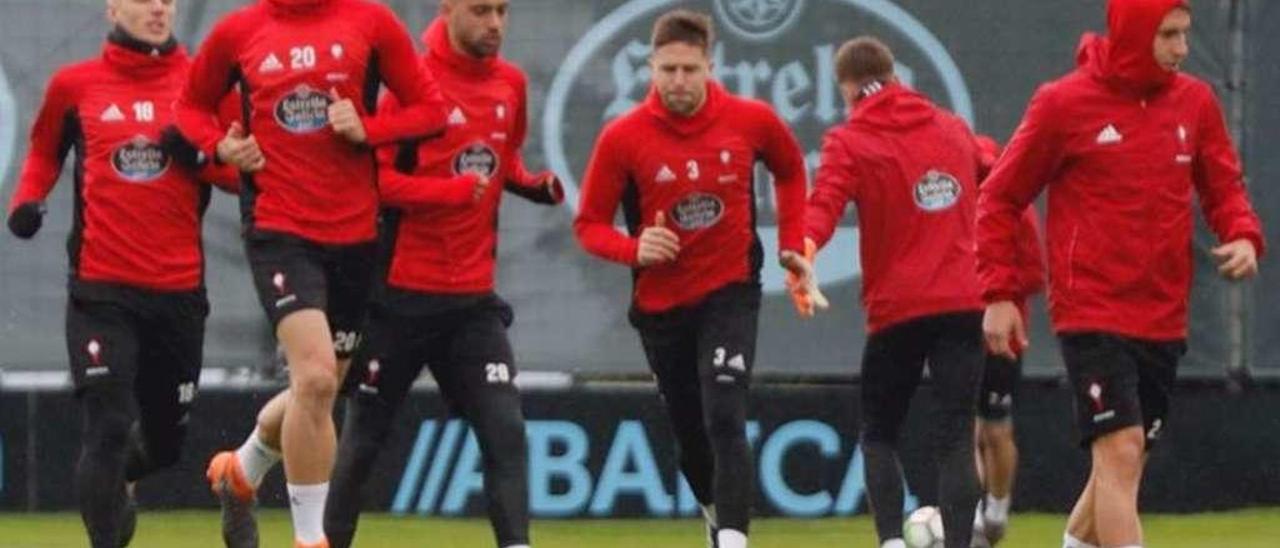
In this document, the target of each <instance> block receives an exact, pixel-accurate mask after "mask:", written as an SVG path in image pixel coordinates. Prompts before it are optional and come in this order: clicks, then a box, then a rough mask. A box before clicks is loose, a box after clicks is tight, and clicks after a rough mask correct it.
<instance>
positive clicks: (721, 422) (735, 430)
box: [704, 405, 747, 444]
mask: <svg viewBox="0 0 1280 548" xmlns="http://www.w3.org/2000/svg"><path fill="white" fill-rule="evenodd" d="M745 415H746V414H745V413H743V412H742V410H740V409H737V408H735V406H732V405H714V406H711V407H710V408H709V409H707V411H706V417H705V418H704V425H705V426H706V429H707V437H709V438H711V440H712V443H713V444H714V443H722V442H737V441H739V440H742V441H743V442H745V441H746V439H747V433H746V416H745Z"/></svg>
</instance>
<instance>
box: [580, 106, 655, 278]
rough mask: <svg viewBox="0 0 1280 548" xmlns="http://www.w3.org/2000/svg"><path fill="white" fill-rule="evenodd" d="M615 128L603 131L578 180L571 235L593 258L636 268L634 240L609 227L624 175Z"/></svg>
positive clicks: (624, 181)
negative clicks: (577, 197)
mask: <svg viewBox="0 0 1280 548" xmlns="http://www.w3.org/2000/svg"><path fill="white" fill-rule="evenodd" d="M614 127H616V126H611V127H610V128H606V130H605V131H604V132H603V133H602V134H601V135H600V139H599V140H598V141H597V142H596V147H595V150H594V151H593V152H592V153H591V160H590V161H589V162H588V163H587V172H586V175H585V177H584V178H583V181H582V196H581V198H580V201H579V202H578V217H577V218H576V219H574V220H573V233H574V235H576V236H577V237H578V241H579V242H580V243H581V244H582V247H583V249H586V250H587V252H588V253H591V254H592V255H595V256H597V257H600V258H603V259H606V260H610V261H614V262H617V263H622V264H625V265H629V266H635V265H636V250H637V249H638V248H639V246H640V241H639V239H637V238H631V237H628V236H625V235H623V234H622V233H620V232H618V230H617V229H616V228H614V227H613V218H614V215H615V214H616V213H617V211H618V202H619V201H621V199H622V192H623V190H625V189H626V185H627V172H626V169H625V167H624V164H623V159H622V158H621V157H620V156H619V154H620V153H621V147H620V146H619V145H620V143H617V141H618V137H617V136H616V135H617V132H616V131H611V129H613V128H614Z"/></svg>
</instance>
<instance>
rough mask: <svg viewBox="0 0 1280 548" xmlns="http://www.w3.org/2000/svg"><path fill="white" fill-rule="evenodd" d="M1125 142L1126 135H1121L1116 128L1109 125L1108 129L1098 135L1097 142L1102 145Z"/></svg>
mask: <svg viewBox="0 0 1280 548" xmlns="http://www.w3.org/2000/svg"><path fill="white" fill-rule="evenodd" d="M1123 140H1124V135H1121V134H1120V132H1119V131H1117V130H1116V126H1113V125H1111V124H1107V127H1105V128H1102V131H1101V132H1100V133H1098V139H1097V142H1098V144H1100V145H1114V144H1116V143H1119V142H1120V141H1123Z"/></svg>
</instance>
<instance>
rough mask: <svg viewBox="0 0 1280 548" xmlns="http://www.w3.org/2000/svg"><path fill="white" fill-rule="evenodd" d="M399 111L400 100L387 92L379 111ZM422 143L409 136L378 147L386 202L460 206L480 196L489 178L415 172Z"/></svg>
mask: <svg viewBox="0 0 1280 548" xmlns="http://www.w3.org/2000/svg"><path fill="white" fill-rule="evenodd" d="M399 110H400V103H399V102H398V101H396V98H395V97H394V96H392V95H390V94H387V95H384V96H383V97H382V101H381V102H380V103H379V105H378V112H381V113H383V114H385V115H388V116H395V114H396V113H397V112H399ZM430 137H435V135H432V136H430ZM421 144H422V140H421V139H407V140H403V141H398V142H395V143H392V144H389V145H384V146H380V147H378V148H377V151H376V153H377V157H378V194H379V199H380V200H381V201H382V203H383V204H385V205H389V206H392V207H396V208H400V209H405V210H412V209H414V208H419V207H427V206H441V205H444V206H460V205H466V204H469V203H472V202H474V201H477V200H479V199H480V196H481V195H482V194H484V189H485V188H486V187H487V186H488V179H486V178H484V177H482V176H480V175H478V174H475V173H464V174H462V175H459V176H456V177H432V176H424V175H415V173H416V172H417V169H418V147H419V146H421Z"/></svg>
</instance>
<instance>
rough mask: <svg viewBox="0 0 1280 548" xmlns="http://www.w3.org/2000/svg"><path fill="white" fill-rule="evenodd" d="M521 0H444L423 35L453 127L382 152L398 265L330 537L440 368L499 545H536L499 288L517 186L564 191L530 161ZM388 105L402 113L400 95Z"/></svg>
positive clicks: (349, 519) (539, 195)
mask: <svg viewBox="0 0 1280 548" xmlns="http://www.w3.org/2000/svg"><path fill="white" fill-rule="evenodd" d="M507 12H508V0H444V1H443V2H441V4H440V16H439V18H437V19H436V20H435V21H433V22H432V23H431V24H430V25H429V26H428V27H427V30H426V32H425V33H424V36H423V41H424V42H425V44H426V46H427V51H428V53H427V54H426V55H425V56H424V57H423V63H424V65H425V66H426V67H427V68H428V69H429V70H430V71H431V73H432V74H433V75H435V77H436V78H437V79H438V80H439V82H440V84H441V86H442V88H443V90H444V95H445V100H446V105H447V108H446V110H447V112H448V124H449V128H448V130H447V131H446V132H445V133H444V134H443V135H442V136H439V137H435V138H431V139H427V140H425V141H423V142H422V143H421V144H416V143H413V144H408V145H404V146H401V147H398V148H397V147H387V148H386V149H384V150H383V151H380V156H381V160H382V162H381V177H380V179H381V180H380V183H379V184H380V185H381V189H382V199H383V201H384V202H386V203H390V204H392V205H393V206H394V210H392V211H389V212H387V213H386V214H384V223H385V224H384V227H383V230H384V234H383V236H384V243H385V244H386V249H384V252H386V255H387V261H388V262H387V264H386V265H384V266H385V268H386V270H385V271H384V272H385V275H384V276H385V277H384V278H382V280H381V281H382V282H384V283H385V287H384V288H382V289H381V291H379V292H378V297H377V298H376V300H375V302H374V305H373V308H372V310H371V314H370V324H369V328H368V332H369V334H368V340H367V342H366V345H365V347H364V348H363V349H362V350H361V351H360V352H359V353H358V354H357V356H356V361H355V367H353V368H352V371H351V373H350V374H349V376H348V378H349V380H350V383H349V386H348V388H350V389H351V393H350V394H349V397H348V403H347V413H346V418H345V423H344V425H343V428H342V438H341V440H340V442H339V445H338V458H337V464H336V468H335V469H334V473H333V487H332V489H331V490H330V492H329V501H328V503H327V504H326V509H325V532H326V533H327V534H328V536H329V541H330V542H331V543H332V545H333V546H334V547H341V548H345V547H347V546H350V545H351V544H352V541H353V538H354V536H355V530H356V524H357V521H358V519H359V514H360V509H361V503H362V501H363V496H362V494H361V488H362V486H363V485H364V483H365V481H366V480H367V479H368V477H369V473H370V472H372V470H373V465H374V462H375V460H376V458H377V456H378V452H379V450H380V449H381V447H382V445H383V443H384V442H385V441H386V438H387V435H388V434H389V433H390V430H391V427H392V420H393V419H394V417H395V413H396V410H397V409H398V408H399V406H400V404H401V403H402V402H403V400H404V397H405V395H406V394H407V393H408V392H409V389H410V388H411V387H412V385H413V382H414V380H415V379H416V378H417V377H418V374H419V373H420V372H421V370H422V367H423V364H426V366H427V367H428V368H430V370H431V374H432V376H433V377H435V380H436V382H437V384H438V385H439V387H440V391H441V393H442V394H443V396H444V397H445V398H446V399H447V400H448V401H449V402H450V403H451V404H452V407H453V409H454V410H455V411H456V412H457V413H458V414H459V415H461V416H462V417H463V418H465V419H466V420H467V421H468V422H469V423H470V424H471V426H472V428H473V429H474V430H475V433H476V440H477V441H478V442H479V445H480V451H481V454H482V455H483V459H484V485H485V494H486V496H487V498H488V501H489V505H488V509H489V521H490V523H491V524H492V526H493V531H494V536H495V537H496V541H497V545H498V546H499V547H507V548H515V547H527V546H528V545H529V510H528V505H529V502H528V499H529V495H528V481H527V478H526V476H527V473H528V471H527V468H528V463H527V460H526V449H525V434H524V415H523V413H522V411H521V409H520V394H519V392H518V391H517V390H516V387H515V384H514V381H515V378H516V363H515V359H514V355H513V352H512V350H511V343H510V341H509V340H508V338H507V327H508V326H509V325H510V324H511V321H512V311H511V307H510V306H509V305H508V304H507V303H506V302H505V301H503V300H502V299H501V298H500V297H499V296H498V295H497V294H496V293H495V292H494V275H495V267H496V260H495V259H496V257H497V244H498V242H497V227H498V210H499V205H500V203H501V198H502V194H503V189H504V188H506V189H507V190H510V191H512V192H515V193H518V194H520V195H522V196H525V197H527V198H530V199H532V200H534V201H537V202H540V203H544V204H556V203H559V202H560V201H561V199H562V197H563V195H564V194H563V191H562V190H561V188H560V183H559V180H558V179H557V178H556V177H555V176H554V175H553V174H551V173H549V172H543V173H537V174H534V173H530V172H528V171H527V170H526V169H525V167H524V163H523V161H522V160H521V157H520V154H521V148H522V146H523V144H524V140H525V133H526V127H527V126H526V124H527V121H528V109H527V104H526V101H527V99H526V96H527V92H526V88H527V82H526V79H525V76H524V73H523V72H522V71H521V70H520V69H519V68H518V67H516V66H515V65H514V64H511V63H509V62H507V61H506V60H504V59H502V58H501V57H500V55H499V50H500V49H501V47H502V40H503V37H504V35H505V33H506V26H507ZM387 102H388V103H391V104H384V105H383V109H384V112H396V111H397V110H398V107H397V106H396V105H395V104H394V100H390V99H388V101H387Z"/></svg>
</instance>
